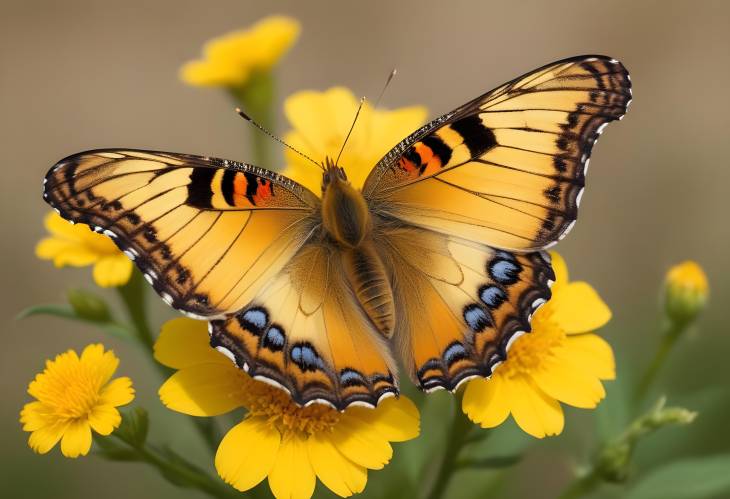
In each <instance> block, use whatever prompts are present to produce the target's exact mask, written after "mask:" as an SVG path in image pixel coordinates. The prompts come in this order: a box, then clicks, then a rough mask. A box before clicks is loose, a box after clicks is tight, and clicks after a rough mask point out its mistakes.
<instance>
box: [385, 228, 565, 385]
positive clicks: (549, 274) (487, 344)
mask: <svg viewBox="0 0 730 499" xmlns="http://www.w3.org/2000/svg"><path fill="white" fill-rule="evenodd" d="M381 247H382V248H383V254H384V255H385V256H384V260H385V262H386V264H387V266H388V267H389V268H390V269H391V272H392V273H393V282H394V283H395V286H394V289H393V294H394V300H395V303H396V306H397V313H398V317H397V320H396V324H397V326H396V331H395V338H397V342H396V343H397V347H398V350H399V352H400V355H401V358H402V359H403V364H404V365H405V367H406V368H407V370H408V372H409V373H410V375H411V378H412V379H413V381H414V383H416V385H417V386H419V387H420V388H421V389H423V390H426V391H433V390H436V389H440V388H446V389H449V390H455V389H456V388H457V387H458V386H459V384H460V383H461V382H462V381H465V380H467V379H469V378H471V377H474V376H489V375H490V374H491V373H492V370H493V369H494V368H495V367H496V366H497V364H499V363H500V362H502V361H504V360H505V359H506V356H507V349H508V348H509V346H510V345H511V343H512V342H513V341H514V340H515V339H516V338H517V337H519V335H520V334H522V333H523V332H529V331H530V318H531V316H532V314H533V313H534V312H535V310H537V308H538V307H539V306H540V305H542V304H543V303H545V301H547V300H548V299H550V284H551V283H552V281H553V280H554V279H555V275H554V274H553V271H552V268H551V266H550V262H549V256H548V255H547V254H546V253H544V252H536V253H527V254H514V253H510V252H507V251H502V250H496V249H494V248H491V247H489V246H486V245H483V244H477V243H473V242H470V241H466V240H463V239H459V238H455V237H453V236H448V235H445V234H441V233H438V232H434V231H430V230H426V229H421V228H418V227H404V226H395V227H394V228H393V229H392V230H389V229H387V230H386V231H385V232H384V233H383V240H382V244H381Z"/></svg>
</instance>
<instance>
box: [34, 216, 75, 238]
mask: <svg viewBox="0 0 730 499" xmlns="http://www.w3.org/2000/svg"><path fill="white" fill-rule="evenodd" d="M43 225H44V226H45V227H46V230H47V231H48V232H50V233H51V234H53V235H54V236H59V237H60V238H62V239H67V240H72V241H80V240H81V237H79V235H80V234H83V231H81V230H79V226H77V225H74V224H72V223H70V222H69V221H68V220H66V219H64V218H63V217H62V216H61V215H59V214H58V213H56V212H55V211H49V212H48V213H47V214H46V216H45V217H44V218H43Z"/></svg>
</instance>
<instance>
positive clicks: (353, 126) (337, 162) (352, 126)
mask: <svg viewBox="0 0 730 499" xmlns="http://www.w3.org/2000/svg"><path fill="white" fill-rule="evenodd" d="M363 104H365V97H363V98H362V99H360V105H359V106H357V112H356V113H355V119H354V120H352V125H350V131H349V132H347V137H345V141H344V142H343V143H342V147H340V152H339V154H338V155H337V159H336V160H335V164H336V165H338V164H339V163H340V156H342V151H344V150H345V145H346V144H347V141H348V140H349V139H350V135H352V130H353V129H354V128H355V123H357V118H358V116H360V111H362V105H363Z"/></svg>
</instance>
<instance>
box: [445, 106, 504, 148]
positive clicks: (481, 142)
mask: <svg viewBox="0 0 730 499" xmlns="http://www.w3.org/2000/svg"><path fill="white" fill-rule="evenodd" d="M450 127H451V129H452V130H454V131H456V132H457V133H458V134H459V135H461V137H462V138H463V139H464V144H466V147H467V148H469V153H470V154H471V157H472V158H478V157H479V156H481V155H482V154H484V153H485V152H486V151H488V150H489V149H491V148H493V147H494V146H496V145H497V138H496V137H495V136H494V132H492V130H490V129H489V128H487V127H486V126H484V123H482V120H481V118H479V116H478V115H471V116H467V117H466V118H462V119H460V120H458V121H455V122H454V123H452V124H451V125H450Z"/></svg>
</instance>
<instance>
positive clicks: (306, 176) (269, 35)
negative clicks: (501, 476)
mask: <svg viewBox="0 0 730 499" xmlns="http://www.w3.org/2000/svg"><path fill="white" fill-rule="evenodd" d="M298 34H299V25H298V23H297V22H296V21H294V20H291V19H287V18H283V17H275V18H270V19H267V20H264V21H262V22H260V23H258V24H257V25H256V26H254V27H253V28H251V29H250V30H245V31H240V32H235V33H231V34H229V35H226V36H224V37H222V38H219V39H216V40H212V41H211V42H209V43H208V44H207V45H206V46H205V49H204V59H203V60H199V61H192V62H190V63H187V64H186V65H185V66H184V67H183V68H182V72H181V76H182V79H183V80H184V81H185V82H187V83H189V84H193V85H218V86H230V85H244V84H245V82H246V79H247V78H248V77H249V76H250V75H251V74H252V73H254V72H256V71H268V70H269V69H270V68H271V67H273V66H274V65H275V64H276V62H277V61H278V60H279V58H280V57H281V56H282V55H283V54H284V53H285V52H286V51H287V50H288V49H289V47H291V45H292V44H293V43H294V41H295V40H296V38H297V36H298ZM357 105H358V102H357V100H356V98H355V97H354V95H353V94H352V93H351V92H350V91H349V90H347V89H345V88H340V87H336V88H331V89H329V90H326V91H324V92H315V91H303V92H298V93H296V94H294V95H292V96H290V97H289V98H288V99H286V101H285V102H284V111H285V114H286V117H287V119H288V120H289V123H290V125H291V127H292V129H291V130H290V131H289V132H288V133H287V134H286V135H285V139H286V141H287V142H288V143H290V144H291V145H293V146H294V147H296V148H298V149H300V150H302V151H304V152H305V153H306V154H308V155H310V156H313V157H318V158H321V157H325V156H332V157H334V156H336V155H337V149H338V148H339V146H340V145H341V144H342V142H343V140H344V132H345V131H347V129H348V126H349V124H350V122H351V120H352V117H353V115H354V113H355V110H356V108H357ZM425 118H426V109H425V108H423V107H420V106H414V107H408V108H401V109H395V110H382V109H380V110H376V109H373V108H372V107H371V106H370V105H369V104H365V105H364V107H363V109H362V113H361V117H360V122H359V125H358V131H357V133H356V134H355V135H354V136H353V137H352V138H351V139H350V141H349V145H348V148H347V149H346V151H345V153H344V158H343V162H344V163H346V164H347V165H348V175H349V176H350V178H351V180H352V182H353V184H354V185H355V186H360V185H362V183H363V182H364V179H365V176H366V175H367V173H368V171H369V169H370V168H371V167H372V165H374V164H375V162H376V161H377V160H378V159H379V158H380V157H381V156H382V155H383V154H384V153H385V152H386V151H387V150H388V149H389V148H391V147H392V146H393V145H394V144H395V143H397V142H398V141H399V140H400V139H401V138H402V137H404V136H406V135H407V134H408V133H410V132H411V131H412V130H414V129H416V128H417V127H418V126H419V125H420V124H421V123H423V122H424V120H425ZM284 173H285V174H286V175H287V176H289V177H291V178H293V179H294V180H296V181H298V182H300V183H302V184H303V185H305V186H307V187H309V188H311V189H313V190H315V191H316V190H317V189H319V185H320V181H321V172H319V170H316V169H314V168H312V166H311V165H309V164H307V163H306V162H304V161H303V160H302V158H301V157H299V156H297V155H295V154H288V155H287V166H286V170H285V172H284ZM45 224H46V228H47V230H48V232H49V233H50V235H49V237H48V238H46V239H44V240H42V241H41V242H40V243H39V244H38V246H37V248H36V253H37V255H38V257H40V258H43V259H49V260H52V261H53V263H54V264H55V265H56V266H59V267H60V266H65V265H72V266H86V265H93V266H94V269H93V277H94V280H95V281H96V283H97V284H98V285H100V286H105V287H106V286H120V285H123V284H125V283H126V282H127V281H128V280H129V278H130V275H131V273H132V263H131V262H130V261H129V259H127V258H126V257H125V256H124V255H123V254H122V253H121V252H120V251H119V250H118V249H117V248H116V246H115V245H114V243H113V242H112V241H111V240H109V239H108V238H106V237H104V236H101V235H99V234H95V233H93V232H92V231H90V230H89V229H88V228H87V227H86V226H82V225H76V226H72V225H70V224H68V223H67V222H66V221H64V220H63V219H62V218H61V217H60V216H58V215H56V214H55V213H52V214H49V216H48V217H47V218H46V220H45ZM552 258H553V266H554V269H555V272H556V276H557V278H556V282H555V284H554V286H553V288H552V291H553V297H552V299H551V300H550V301H549V302H548V303H547V304H546V305H545V306H543V307H542V308H541V309H540V310H539V311H538V312H537V313H536V314H535V316H534V318H533V321H532V326H533V331H532V333H531V334H529V335H523V336H522V337H520V338H519V339H518V340H517V341H516V342H515V344H514V345H513V347H512V349H511V350H510V355H509V358H508V359H507V361H506V362H504V363H503V364H502V365H501V366H500V367H499V368H498V369H497V370H496V372H495V373H494V374H493V376H492V377H491V379H489V380H485V379H478V380H474V381H471V382H470V383H469V384H468V386H467V387H466V390H465V393H464V397H463V411H464V413H465V414H466V415H467V416H468V417H469V418H470V419H471V420H472V421H474V422H475V423H478V424H479V425H480V426H481V427H483V428H492V427H495V426H498V425H500V424H501V423H503V422H504V421H505V420H506V419H507V417H508V416H509V415H510V414H511V415H512V417H513V418H514V420H515V422H516V423H517V424H518V425H519V427H520V428H522V429H523V430H524V431H525V432H527V433H529V434H530V435H533V436H534V437H538V438H542V437H545V436H548V435H557V434H559V433H560V432H561V431H562V429H563V424H564V419H563V410H562V408H561V403H563V404H567V405H570V406H574V407H580V408H594V407H596V405H597V404H598V403H599V402H600V401H601V400H602V399H603V398H604V396H605V391H604V388H603V385H602V381H604V380H611V379H613V378H614V376H615V365H614V357H613V352H612V349H611V347H610V346H609V345H608V343H606V342H605V341H604V340H603V339H602V338H601V337H599V336H597V335H596V334H594V333H593V331H594V330H596V329H598V328H600V327H602V326H603V325H605V324H606V323H607V322H608V321H609V320H610V318H611V311H610V310H609V308H608V307H607V305H606V304H605V303H604V302H603V300H602V299H601V298H600V296H599V295H598V294H597V293H596V291H595V290H594V289H593V288H592V287H591V286H590V285H589V284H587V283H585V282H581V281H577V282H576V281H570V280H569V277H568V270H567V266H566V264H565V262H564V260H563V258H562V257H561V256H560V255H558V254H556V253H552ZM675 274H676V275H674V274H673V277H670V278H671V279H673V282H674V281H682V279H681V277H682V276H680V275H679V274H682V275H684V274H688V275H690V280H692V279H694V280H697V277H696V276H697V272H696V271H695V272H692V271H691V269H688V268H684V269H678V270H676V272H675ZM685 280H686V279H685ZM703 286H704V288H705V290H706V282H704V284H703V283H701V282H698V283H697V285H696V286H695V287H694V288H692V289H696V288H702V287H703ZM685 288H686V287H685ZM685 288H682V290H685ZM682 292H685V294H691V293H692V291H691V290H690V291H682ZM705 294H706V293H705ZM675 295H677V293H675ZM693 296H694V295H693ZM685 302H686V300H685ZM154 355H155V358H156V359H157V360H158V361H159V362H160V363H161V364H163V365H165V366H167V367H170V368H172V369H174V370H176V372H175V373H174V374H173V375H172V376H171V377H170V378H169V379H168V380H167V381H165V383H164V384H163V385H162V387H161V388H160V390H159V396H160V399H161V400H162V402H163V404H164V405H165V406H167V407H168V408H170V409H172V410H175V411H179V412H181V413H185V414H189V415H192V416H198V417H211V416H217V415H220V414H224V413H227V412H230V411H232V410H234V409H237V408H241V407H242V408H245V409H246V415H245V417H244V418H243V420H242V421H241V422H240V423H238V424H237V425H235V426H234V427H233V428H231V429H230V431H228V433H227V434H226V435H225V437H224V438H223V440H222V441H221V442H220V446H219V447H218V451H217V454H216V457H215V466H216V469H217V470H218V473H219V474H220V476H221V478H222V479H223V480H225V482H227V483H229V484H231V485H232V486H233V487H235V488H236V489H238V490H242V491H243V490H248V489H250V488H252V487H254V486H256V485H257V484H258V483H260V482H261V481H263V480H264V479H265V478H267V477H268V481H269V486H270V488H271V490H272V492H273V494H274V495H275V496H276V497H304V498H307V497H310V496H311V495H312V494H313V491H314V487H315V483H316V480H317V479H319V480H320V481H321V482H322V483H323V484H324V485H325V486H326V487H327V488H329V489H330V490H331V491H333V492H334V493H335V494H337V495H339V496H342V497H347V496H349V495H352V494H355V493H358V492H361V491H362V490H363V489H364V487H365V484H366V481H367V471H368V470H369V469H370V470H375V469H380V468H382V467H383V466H384V465H385V464H386V463H387V462H388V461H389V460H390V459H391V456H392V448H391V445H390V442H401V441H405V440H409V439H413V438H415V437H416V436H418V434H419V413H418V410H417V408H416V406H415V405H414V404H413V403H412V402H411V401H410V400H409V399H408V398H407V397H405V396H401V397H400V398H397V399H395V398H394V399H388V400H386V401H384V402H383V403H381V404H380V405H379V406H378V407H377V408H376V409H365V408H360V407H353V408H349V409H347V410H346V411H344V412H338V411H336V410H334V409H330V408H328V407H324V406H320V405H312V406H309V407H298V406H296V405H295V404H294V403H293V402H292V401H291V399H290V398H289V397H288V396H287V395H286V394H285V393H284V392H282V391H280V390H278V389H276V388H274V387H272V386H270V385H268V384H265V383H262V382H259V381H255V380H253V379H252V378H250V377H249V376H248V375H247V374H246V373H244V372H243V371H242V370H240V369H238V368H236V367H235V366H233V365H232V364H231V362H230V360H229V359H228V358H227V357H225V356H224V355H222V354H221V353H219V352H217V351H216V350H213V349H211V348H210V346H209V343H208V334H207V332H206V327H205V323H203V322H199V321H194V320H191V319H182V318H181V319H175V320H172V321H169V322H168V323H166V324H165V325H164V326H163V327H162V330H161V334H160V336H159V338H158V340H157V342H156V344H155V351H154ZM118 362H119V361H118V359H117V358H116V357H115V356H114V354H113V353H112V352H111V351H106V352H105V351H104V348H103V347H102V346H101V345H90V346H88V347H86V348H85V349H84V351H83V352H82V354H81V355H80V356H79V355H77V354H76V353H75V352H74V351H68V352H66V353H63V354H61V355H59V356H58V357H56V359H55V360H53V361H48V363H47V365H46V368H45V370H44V371H43V373H41V374H39V375H38V376H37V377H36V379H35V380H34V381H33V382H31V383H30V386H29V388H28V393H29V394H30V395H31V397H33V398H34V399H36V400H35V401H33V402H30V403H28V404H27V405H26V406H25V407H24V408H23V410H22V412H21V422H22V423H23V429H24V430H25V431H28V432H31V435H30V438H29V445H30V447H31V448H32V449H33V450H34V451H36V452H39V453H46V452H48V451H49V450H50V449H51V448H52V447H53V446H55V445H56V443H58V442H59V440H60V441H61V451H62V453H63V454H64V455H65V456H67V457H77V456H80V455H85V454H86V453H88V451H89V449H90V446H91V431H92V430H93V431H95V432H96V433H98V434H100V435H109V434H110V433H111V432H112V431H113V430H114V429H115V428H117V427H118V426H119V424H120V420H121V419H120V414H119V411H118V410H117V409H116V407H118V406H121V405H124V404H128V403H129V402H131V400H132V399H133V397H134V390H133V389H132V387H131V381H130V380H129V378H126V377H122V378H117V379H114V380H112V379H111V378H112V376H113V374H114V371H115V370H116V368H117V365H118Z"/></svg>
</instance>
